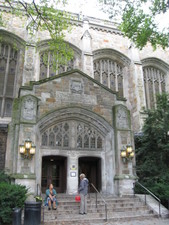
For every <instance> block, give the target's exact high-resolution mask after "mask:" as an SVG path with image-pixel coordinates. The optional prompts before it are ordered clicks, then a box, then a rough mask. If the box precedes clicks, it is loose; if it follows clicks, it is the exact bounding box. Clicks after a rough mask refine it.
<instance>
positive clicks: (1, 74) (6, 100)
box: [0, 43, 18, 117]
mask: <svg viewBox="0 0 169 225" xmlns="http://www.w3.org/2000/svg"><path fill="white" fill-rule="evenodd" d="M17 58H18V51H17V49H15V48H14V47H12V46H11V45H10V44H6V43H0V117H4V116H5V117H10V116H11V112H12V103H13V98H14V86H15V79H16V68H17Z"/></svg>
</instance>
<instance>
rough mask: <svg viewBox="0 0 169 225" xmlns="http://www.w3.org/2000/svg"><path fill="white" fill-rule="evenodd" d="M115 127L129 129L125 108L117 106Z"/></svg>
mask: <svg viewBox="0 0 169 225" xmlns="http://www.w3.org/2000/svg"><path fill="white" fill-rule="evenodd" d="M116 127H117V128H118V129H129V117H128V112H127V109H125V108H124V107H120V106H119V107H118V108H117V110H116Z"/></svg>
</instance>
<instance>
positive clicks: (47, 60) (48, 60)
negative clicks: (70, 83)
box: [39, 51, 75, 79]
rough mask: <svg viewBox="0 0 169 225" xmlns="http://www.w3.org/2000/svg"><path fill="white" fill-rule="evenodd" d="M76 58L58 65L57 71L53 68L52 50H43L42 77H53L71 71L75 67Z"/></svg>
mask: <svg viewBox="0 0 169 225" xmlns="http://www.w3.org/2000/svg"><path fill="white" fill-rule="evenodd" d="M74 61H75V59H72V60H70V61H69V62H68V63H67V65H58V69H57V71H55V70H54V69H53V63H52V62H53V57H52V52H50V51H47V52H42V53H41V54H40V76H39V77H40V79H44V78H48V77H53V76H55V75H57V74H60V73H63V72H66V71H70V70H72V69H74Z"/></svg>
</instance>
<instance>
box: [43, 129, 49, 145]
mask: <svg viewBox="0 0 169 225" xmlns="http://www.w3.org/2000/svg"><path fill="white" fill-rule="evenodd" d="M42 145H43V146H47V145H48V136H47V133H46V132H44V133H43V134H42Z"/></svg>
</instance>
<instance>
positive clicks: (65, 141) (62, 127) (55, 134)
mask: <svg viewBox="0 0 169 225" xmlns="http://www.w3.org/2000/svg"><path fill="white" fill-rule="evenodd" d="M69 133H70V129H69V125H68V123H59V124H57V125H55V126H52V127H50V128H49V129H47V130H46V131H45V132H44V133H43V134H42V142H41V143H42V146H50V147H53V148H55V147H69V136H70V134H69ZM48 139H49V143H47V141H44V140H48Z"/></svg>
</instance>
